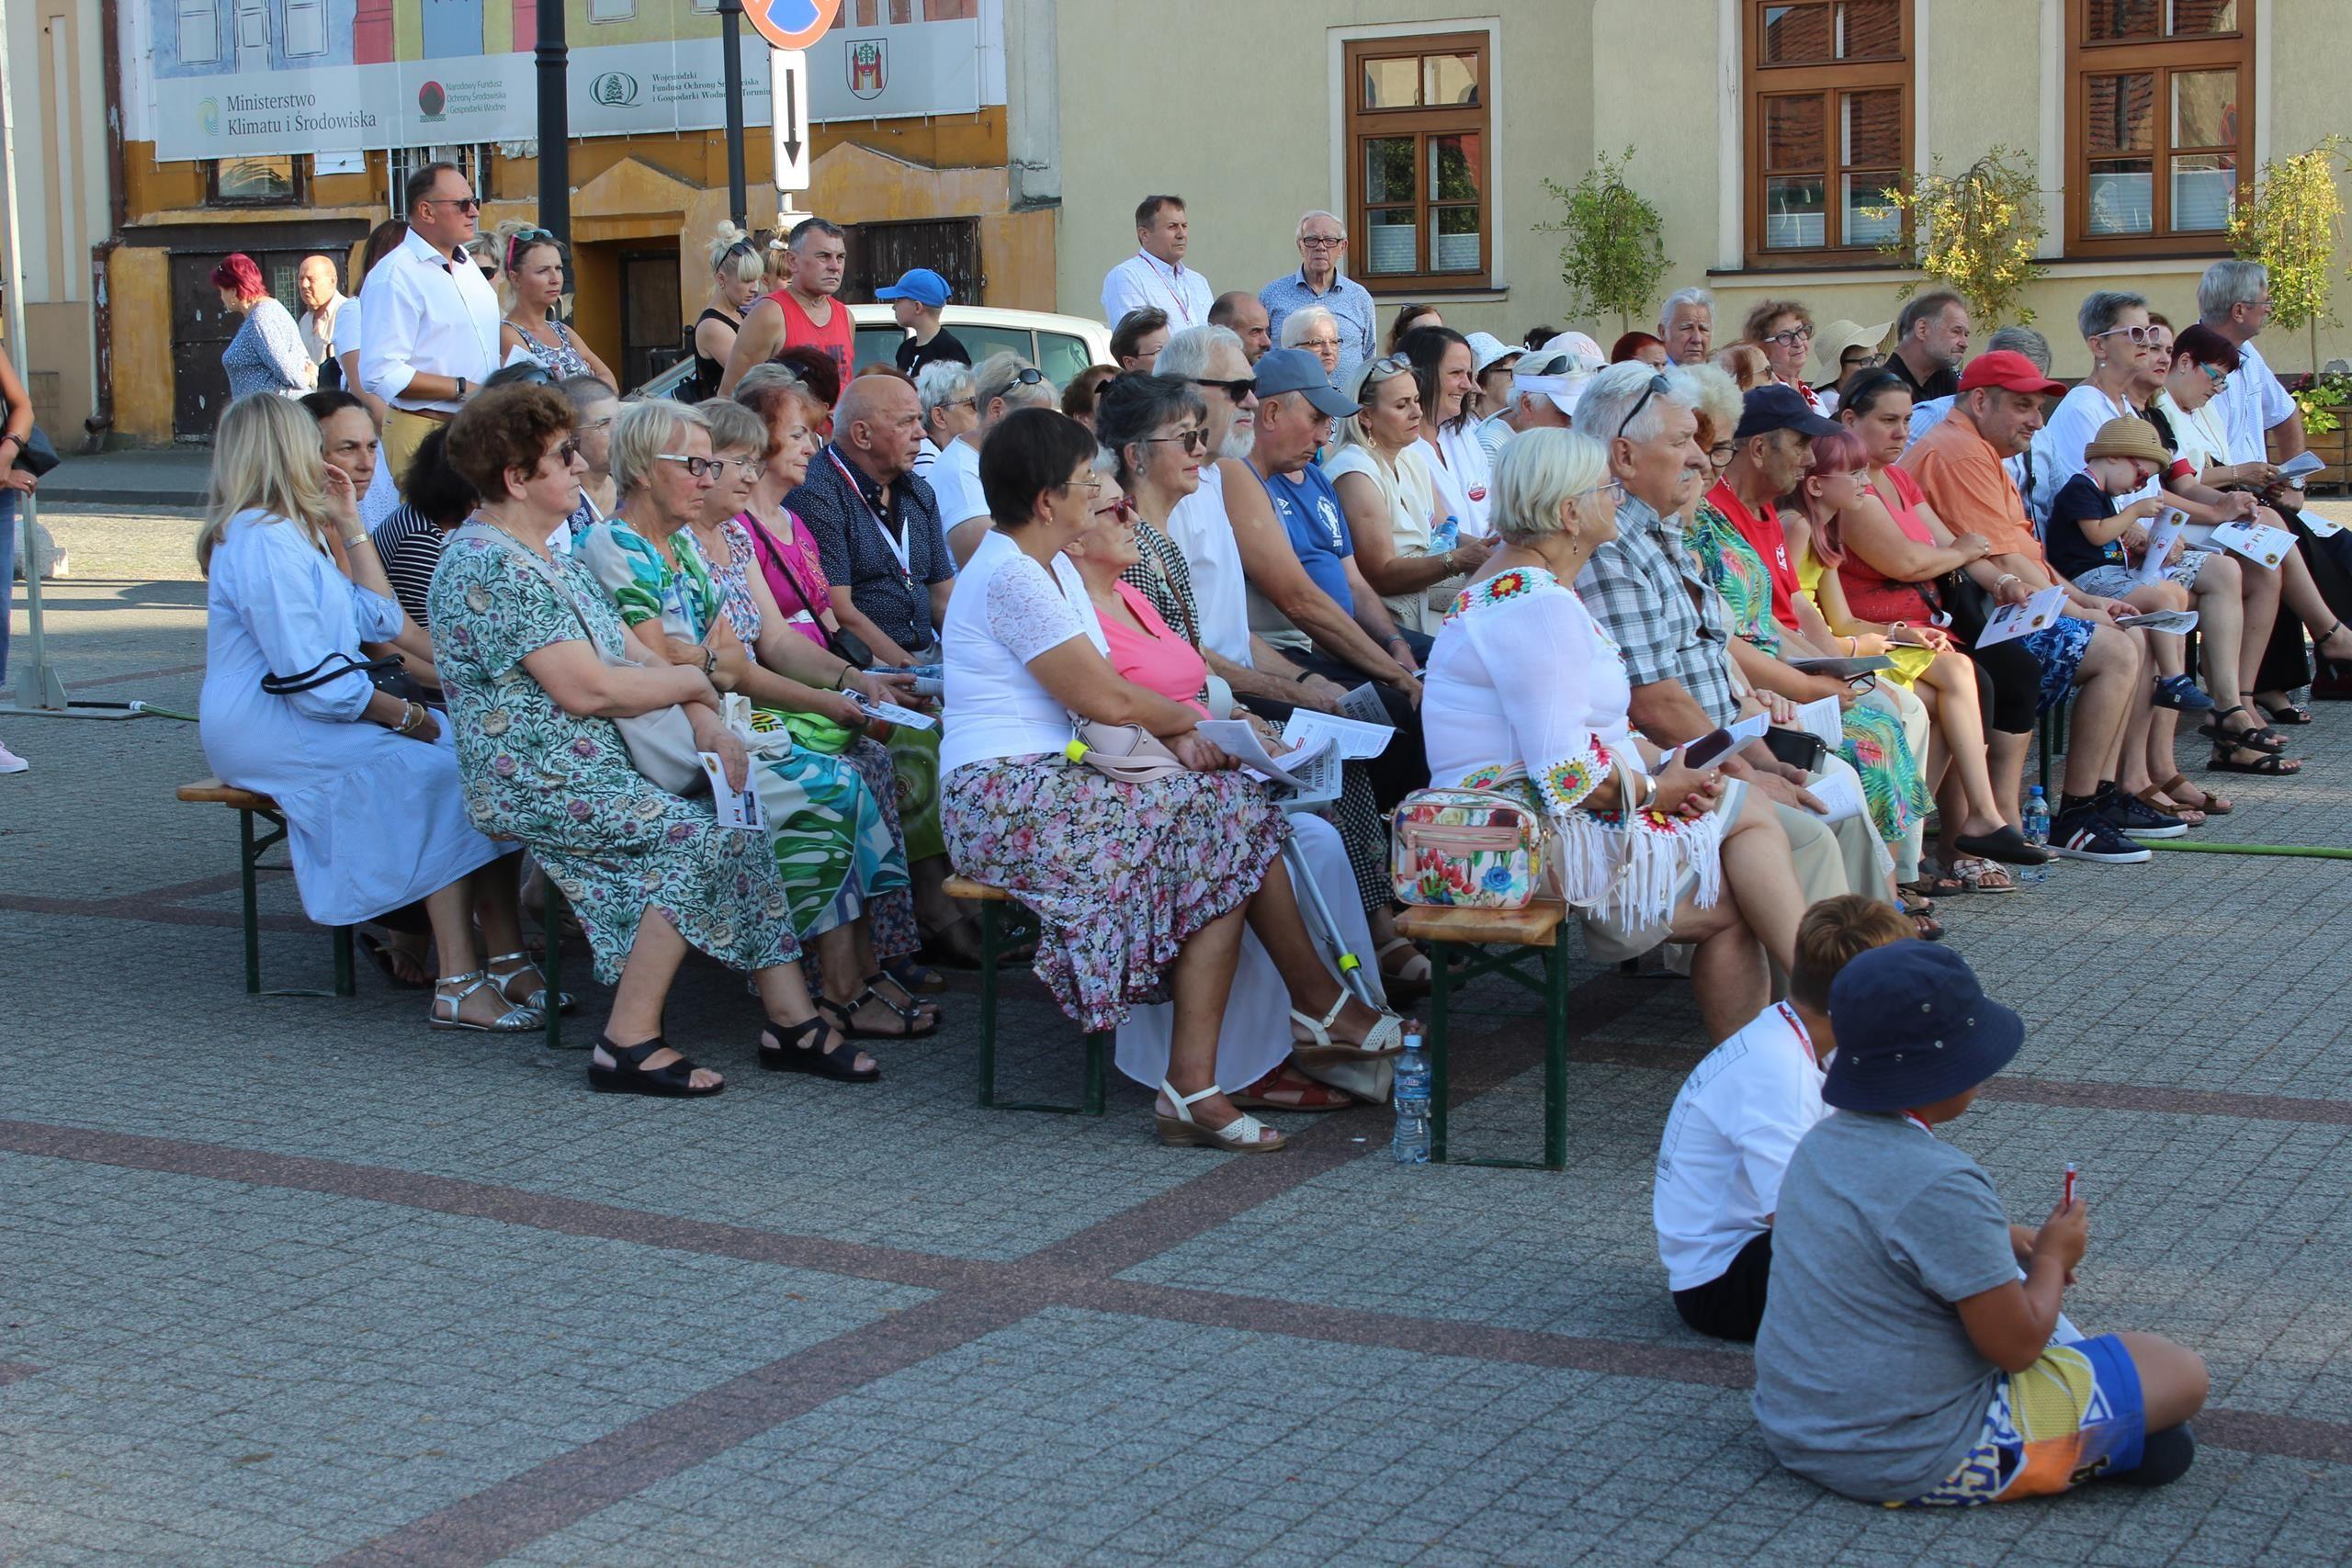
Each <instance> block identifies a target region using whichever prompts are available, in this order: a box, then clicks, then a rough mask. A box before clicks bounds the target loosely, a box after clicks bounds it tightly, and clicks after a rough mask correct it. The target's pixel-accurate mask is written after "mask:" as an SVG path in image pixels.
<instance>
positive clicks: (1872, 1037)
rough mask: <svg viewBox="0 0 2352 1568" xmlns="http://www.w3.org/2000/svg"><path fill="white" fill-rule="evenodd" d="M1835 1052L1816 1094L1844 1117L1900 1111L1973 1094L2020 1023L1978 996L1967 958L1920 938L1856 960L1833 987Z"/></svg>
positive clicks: (2013, 1051)
mask: <svg viewBox="0 0 2352 1568" xmlns="http://www.w3.org/2000/svg"><path fill="white" fill-rule="evenodd" d="M1829 1022H1830V1026H1831V1027H1832V1028H1834V1029H1835V1030H1836V1031H1837V1032H1838V1050H1837V1052H1836V1054H1835V1055H1832V1056H1831V1057H1830V1058H1829V1076H1828V1077H1826V1078H1824V1079H1823V1080H1822V1083H1821V1098H1822V1100H1824V1101H1826V1103H1828V1104H1830V1105H1834V1106H1836V1107H1837V1108H1838V1110H1840V1111H1905V1110H1908V1109H1909V1108H1910V1107H1912V1106H1915V1105H1932V1104H1934V1103H1935V1102H1936V1101H1937V1100H1949V1099H1951V1097H1952V1096H1953V1095H1955V1094H1959V1093H1961V1092H1962V1090H1964V1089H1973V1088H1975V1087H1976V1086H1977V1085H1978V1084H1981V1083H1983V1082H1984V1081H1985V1079H1986V1078H1989V1077H1992V1076H1993V1075H1994V1074H1995V1073H1997V1072H1999V1071H2000V1070H2001V1069H2002V1068H2003V1067H2006V1066H2008V1065H2009V1060H2010V1058H2011V1057H2013V1056H2015V1055H2017V1054H2018V1046H2020V1045H2022V1044H2024V1043H2025V1022H2024V1021H2023V1020H2022V1019H2020V1018H2018V1015H2017V1014H2016V1013H2014V1012H2011V1011H2010V1010H2008V1009H2007V1008H2005V1007H2003V1006H2002V1005H2001V1004H2000V1003H1998V1002H1996V1001H1995V1000H1994V999H1993V998H1990V997H1988V996H1986V995H1985V987H1983V986H1981V985H1979V984H1977V980H1976V974H1975V971H1973V970H1972V969H1970V968H1969V966H1968V964H1967V962H1966V960H1964V959H1962V957H1961V956H1960V954H1959V953H1953V952H1951V951H1950V950H1949V949H1946V948H1941V947H1930V946H1928V944H1927V943H1926V942H1912V941H1906V942H1889V943H1887V944H1886V945H1885V946H1884V947H1874V948H1871V950H1870V951H1869V952H1867V953H1860V954H1857V955H1856V956H1855V958H1854V960H1853V962H1852V963H1850V964H1847V965H1846V967H1844V968H1843V969H1840V970H1839V971H1838V977H1837V978H1836V979H1835V980H1832V981H1831V982H1830V983H1829Z"/></svg>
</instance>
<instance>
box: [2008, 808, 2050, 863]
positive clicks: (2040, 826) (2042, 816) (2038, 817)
mask: <svg viewBox="0 0 2352 1568" xmlns="http://www.w3.org/2000/svg"><path fill="white" fill-rule="evenodd" d="M2024 832H2025V841H2026V842H2027V843H2029V844H2041V845H2045V846H2046V845H2047V844H2048V843H2049V842H2050V803H2049V801H2047V800H2045V799H2043V798H2042V794H2041V785H2040V784H2035V785H2034V786H2033V787H2032V788H2031V789H2030V790H2029V791H2028V792H2027V794H2026V797H2025V828H2024ZM2009 874H2010V875H2012V876H2014V877H2016V878H2017V880H2018V882H2019V883H2020V884H2023V883H2029V882H2047V881H2049V880H2050V866H2049V863H2047V862H2044V863H2042V864H2041V865H2018V866H2011V867H2010V868H2009Z"/></svg>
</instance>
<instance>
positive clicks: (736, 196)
mask: <svg viewBox="0 0 2352 1568" xmlns="http://www.w3.org/2000/svg"><path fill="white" fill-rule="evenodd" d="M718 28H719V37H720V39H722V40H723V47H724V48H725V49H726V51H727V210H728V212H729V214H730V215H732V216H733V218H734V220H735V227H737V228H738V229H741V230H744V231H749V230H750V229H751V227H752V221H751V220H752V204H751V198H750V197H748V196H746V195H745V194H744V192H743V0H718Z"/></svg>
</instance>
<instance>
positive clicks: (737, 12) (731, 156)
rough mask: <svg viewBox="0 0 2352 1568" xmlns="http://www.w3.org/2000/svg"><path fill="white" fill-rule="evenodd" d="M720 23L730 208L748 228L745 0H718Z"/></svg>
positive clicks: (737, 223) (739, 225) (738, 224)
mask: <svg viewBox="0 0 2352 1568" xmlns="http://www.w3.org/2000/svg"><path fill="white" fill-rule="evenodd" d="M541 3H542V4H545V0H541ZM718 27H719V37H720V39H722V40H723V43H724V47H725V48H726V51H727V210H728V212H729V214H731V215H732V216H733V218H734V220H735V227H737V228H738V229H744V230H748V229H750V228H751V226H752V223H751V215H752V209H751V202H750V199H749V198H748V197H745V195H744V194H743V0H718Z"/></svg>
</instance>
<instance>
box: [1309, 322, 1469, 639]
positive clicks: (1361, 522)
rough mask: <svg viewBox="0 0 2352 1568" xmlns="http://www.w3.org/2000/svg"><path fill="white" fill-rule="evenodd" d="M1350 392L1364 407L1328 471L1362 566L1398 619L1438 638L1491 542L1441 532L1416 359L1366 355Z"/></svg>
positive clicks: (1340, 433) (1346, 427) (1327, 462)
mask: <svg viewBox="0 0 2352 1568" xmlns="http://www.w3.org/2000/svg"><path fill="white" fill-rule="evenodd" d="M1347 393H1348V396H1349V397H1350V398H1351V399H1353V400H1355V402H1356V404H1357V405H1358V407H1359V408H1360V410H1361V411H1362V412H1358V413H1354V414H1351V415H1349V416H1348V417H1347V418H1345V419H1343V420H1341V421H1340V423H1339V425H1338V427H1337V432H1336V434H1334V435H1333V436H1332V440H1331V449H1330V452H1329V455H1328V456H1327V457H1325V458H1324V459H1323V472H1324V473H1325V474H1326V475H1327V476H1329V479H1330V480H1331V488H1332V489H1333V490H1335V491H1338V492H1339V496H1340V507H1341V508H1342V509H1343V510H1345V512H1346V513H1347V514H1348V533H1349V536H1350V537H1351V539H1352V540H1353V541H1354V544H1355V551H1356V566H1357V568H1358V570H1361V571H1363V577H1364V581H1366V582H1369V583H1371V584H1372V586H1373V588H1374V590H1375V591H1377V592H1379V594H1380V602H1381V603H1382V604H1385V605H1386V606H1388V613H1389V615H1392V616H1394V617H1395V618H1396V621H1397V626H1401V627H1403V628H1404V629H1405V630H1407V631H1409V632H1418V633H1419V634H1421V635H1422V636H1424V637H1434V636H1436V635H1437V628H1438V624H1439V623H1440V622H1441V621H1442V620H1443V619H1444V616H1445V611H1446V607H1447V606H1448V605H1450V604H1452V603H1453V595H1454V592H1456V591H1457V590H1459V589H1460V588H1461V586H1462V579H1463V576H1464V573H1466V572H1469V571H1473V570H1476V568H1477V566H1478V564H1479V563H1480V562H1481V561H1484V560H1485V559H1486V558H1487V551H1488V550H1489V549H1491V548H1493V546H1492V544H1491V543H1488V542H1484V541H1481V540H1477V539H1470V538H1441V537H1439V536H1438V529H1439V525H1441V524H1442V521H1443V518H1442V517H1441V516H1440V514H1439V502H1438V499H1437V481H1436V479H1434V478H1433V477H1432V475H1431V473H1430V464H1431V463H1432V462H1433V461H1434V460H1435V448H1434V447H1432V446H1430V445H1429V444H1428V443H1427V442H1425V441H1423V440H1422V438H1421V437H1422V431H1423V426H1424V424H1425V423H1426V421H1425V419H1424V417H1423V414H1422V410H1421V387H1420V378H1419V377H1418V376H1416V375H1415V373H1414V369H1413V366H1412V364H1411V363H1410V362H1409V361H1408V360H1407V359H1406V358H1405V356H1404V355H1389V356H1387V357H1386V358H1385V359H1376V360H1372V361H1368V362H1367V363H1365V364H1363V365H1362V366H1360V367H1357V369H1356V373H1355V374H1354V375H1353V376H1351V377H1350V378H1348V386H1347ZM1456 526H1457V528H1458V527H1459V524H1458V522H1457V524H1456Z"/></svg>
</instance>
